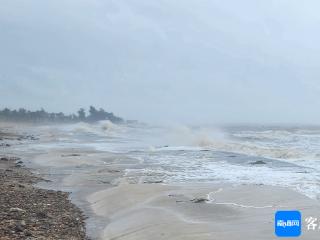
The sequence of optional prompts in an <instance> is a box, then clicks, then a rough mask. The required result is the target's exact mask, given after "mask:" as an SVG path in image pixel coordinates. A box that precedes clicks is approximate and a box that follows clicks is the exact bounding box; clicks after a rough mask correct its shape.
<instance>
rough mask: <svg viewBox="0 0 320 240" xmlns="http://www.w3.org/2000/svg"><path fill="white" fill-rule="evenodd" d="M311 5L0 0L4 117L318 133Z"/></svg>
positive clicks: (316, 38)
mask: <svg viewBox="0 0 320 240" xmlns="http://www.w3.org/2000/svg"><path fill="white" fill-rule="evenodd" d="M319 8H320V2H319V1H317V0H307V1H301V0H241V1H239V0H225V1H222V0H220V1H218V0H55V1H49V0H47V1H44V0H28V1H27V0H0V108H4V107H10V108H19V107H25V108H28V109H31V110H35V109H39V108H41V107H43V108H45V109H46V110H48V111H64V112H66V113H71V112H75V111H77V109H79V108H80V107H88V106H89V105H95V106H97V107H103V108H105V109H106V110H107V111H111V112H114V113H115V114H116V115H120V116H121V117H124V118H126V119H138V120H141V121H146V122H181V123H206V124H211V123H258V124H259V123H261V124H268V123H270V124H276V123H299V124H308V123H311V124H318V123H319V122H320V111H319V106H320V67H319V64H320V61H319V60H320V59H319V56H320V44H319V42H320V14H319V13H318V11H319Z"/></svg>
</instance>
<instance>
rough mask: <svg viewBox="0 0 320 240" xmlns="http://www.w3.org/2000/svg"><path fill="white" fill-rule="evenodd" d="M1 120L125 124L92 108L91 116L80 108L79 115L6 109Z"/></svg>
mask: <svg viewBox="0 0 320 240" xmlns="http://www.w3.org/2000/svg"><path fill="white" fill-rule="evenodd" d="M0 120H2V121H19V122H96V121H101V120H110V121H111V122H114V123H120V122H123V119H122V118H120V117H117V116H115V115H114V114H113V113H109V112H106V111H105V110H104V109H102V108H100V109H99V110H97V109H96V108H95V107H93V106H90V109H89V115H87V114H86V111H85V109H84V108H80V109H79V111H78V112H77V114H69V115H65V114H64V113H62V112H59V113H48V112H46V111H45V110H44V109H41V110H38V111H28V110H26V109H24V108H20V109H19V110H10V109H9V108H5V109H3V110H0Z"/></svg>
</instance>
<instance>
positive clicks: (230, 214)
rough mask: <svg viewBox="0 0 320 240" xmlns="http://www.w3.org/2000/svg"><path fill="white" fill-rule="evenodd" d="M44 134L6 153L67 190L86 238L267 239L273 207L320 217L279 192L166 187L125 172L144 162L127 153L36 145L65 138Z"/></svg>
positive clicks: (301, 199)
mask: <svg viewBox="0 0 320 240" xmlns="http://www.w3.org/2000/svg"><path fill="white" fill-rule="evenodd" d="M25 129H26V128H25ZM49 129H51V131H48V129H47V128H45V131H43V129H42V130H39V129H37V128H33V127H31V128H29V129H27V131H29V132H30V133H32V134H34V133H35V132H37V131H38V132H37V133H38V134H37V135H35V136H37V137H38V138H39V139H38V140H36V141H28V140H27V141H25V142H23V143H22V145H24V146H25V147H22V145H17V143H16V144H15V143H13V142H12V141H11V142H10V141H7V143H9V144H11V146H10V147H7V148H5V151H6V153H7V154H13V153H15V154H16V156H18V157H20V158H21V159H22V161H23V162H24V163H25V164H26V166H27V167H30V168H31V169H32V171H33V172H34V174H36V175H38V176H41V177H43V178H45V179H47V180H50V182H40V183H38V184H37V186H38V187H41V188H46V189H53V190H60V191H66V192H71V200H72V202H73V203H74V204H76V205H77V206H78V207H80V208H81V209H82V211H83V212H84V214H85V215H86V217H88V219H87V220H86V228H87V235H88V236H89V237H90V238H91V239H102V240H115V239H117V240H129V239H130V240H137V239H139V240H143V239H146V240H149V239H159V240H160V239H177V240H178V239H181V240H182V239H190V240H191V239H199V240H207V239H208V240H209V239H210V240H211V239H218V240H227V239H268V240H270V239H277V237H276V236H275V234H274V214H275V212H276V211H278V210H292V209H297V210H300V211H301V212H302V213H303V219H304V218H306V217H308V216H315V217H316V216H320V204H319V201H318V200H315V199H311V198H309V197H307V196H304V195H302V194H301V193H298V192H296V191H293V190H291V189H288V188H284V187H275V186H268V185H263V184H230V183H183V182H180V183H165V182H162V181H159V180H158V178H156V177H154V176H151V175H152V174H149V175H148V178H135V176H133V175H130V174H129V175H128V172H127V171H126V169H128V168H131V169H132V168H135V167H136V168H137V166H139V165H143V164H144V163H142V162H141V161H139V159H134V158H131V157H129V156H127V155H125V154H121V153H111V152H106V151H98V150H95V149H93V148H90V147H83V148H79V147H74V148H70V147H66V146H64V147H57V146H56V145H55V146H56V147H54V148H53V147H50V148H41V147H35V145H34V144H37V145H38V146H43V145H44V144H48V143H50V144H52V143H57V141H58V140H57V139H58V138H61V137H63V136H61V135H60V133H59V132H55V130H54V128H51V127H50V128H49ZM16 131H21V129H20V130H19V129H16ZM19 144H20V143H19ZM137 179H138V180H137ZM318 237H319V232H318V231H306V227H305V225H303V235H302V236H301V239H308V240H309V239H318ZM76 239H77V238H76Z"/></svg>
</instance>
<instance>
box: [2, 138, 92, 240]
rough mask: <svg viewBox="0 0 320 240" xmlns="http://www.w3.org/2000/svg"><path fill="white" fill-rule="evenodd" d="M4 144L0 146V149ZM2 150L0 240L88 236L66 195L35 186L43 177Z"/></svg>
mask: <svg viewBox="0 0 320 240" xmlns="http://www.w3.org/2000/svg"><path fill="white" fill-rule="evenodd" d="M2 135H3V133H2ZM1 142H2V143H3V140H0V143H1ZM6 147H7V145H4V146H1V148H2V150H5V148H6ZM2 152H5V151H1V155H0V239H1V240H7V239H10V240H11V239H29V240H31V239H49V240H50V239H61V240H62V239H65V240H78V239H79V240H80V239H88V238H87V237H86V233H85V223H84V219H85V217H84V215H83V214H82V212H81V211H80V209H79V208H77V207H76V206H75V205H74V204H72V203H71V201H70V200H69V194H68V193H65V192H61V191H52V190H45V189H39V188H37V187H35V186H34V184H35V183H37V182H39V181H44V180H43V179H41V178H39V177H37V176H35V175H34V174H32V173H31V171H30V170H29V169H27V168H25V167H24V166H23V162H22V161H21V160H20V159H19V158H15V157H12V156H11V157H8V156H5V155H2Z"/></svg>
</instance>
